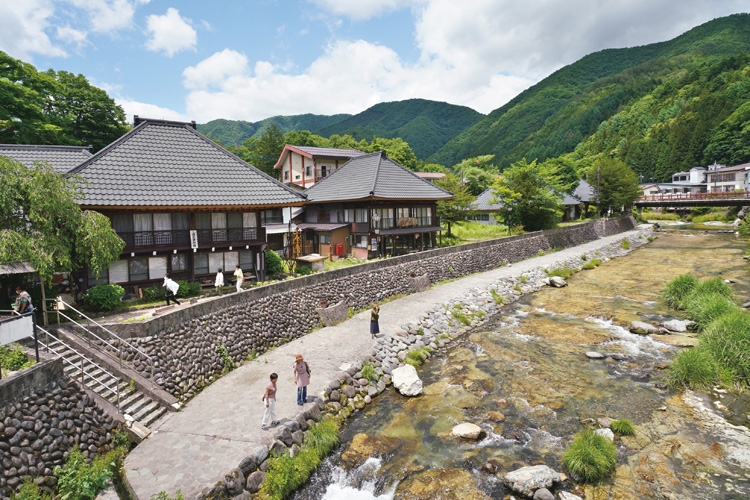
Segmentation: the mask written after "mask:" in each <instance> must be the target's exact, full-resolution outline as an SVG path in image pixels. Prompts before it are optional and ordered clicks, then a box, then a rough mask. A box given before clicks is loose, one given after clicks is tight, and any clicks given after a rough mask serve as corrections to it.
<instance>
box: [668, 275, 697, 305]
mask: <svg viewBox="0 0 750 500" xmlns="http://www.w3.org/2000/svg"><path fill="white" fill-rule="evenodd" d="M699 284H700V280H699V279H698V278H696V277H695V276H693V275H692V274H683V275H680V276H677V277H676V278H674V279H673V280H670V281H668V282H667V284H666V285H665V286H664V289H663V290H662V291H661V295H662V297H663V298H664V300H665V301H666V303H667V305H668V306H669V307H674V308H675V309H685V301H686V300H687V298H688V297H689V296H690V295H691V294H692V293H693V291H694V290H695V288H696V287H697V286H698V285H699Z"/></svg>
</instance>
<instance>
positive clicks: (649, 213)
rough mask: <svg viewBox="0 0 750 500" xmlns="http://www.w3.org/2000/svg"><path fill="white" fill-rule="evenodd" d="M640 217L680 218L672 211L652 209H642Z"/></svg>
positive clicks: (652, 218) (658, 218) (644, 218)
mask: <svg viewBox="0 0 750 500" xmlns="http://www.w3.org/2000/svg"><path fill="white" fill-rule="evenodd" d="M641 217H642V218H643V220H680V216H679V215H677V214H676V213H674V212H655V211H653V210H644V211H643V212H642V213H641Z"/></svg>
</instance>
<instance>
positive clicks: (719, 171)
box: [706, 163, 750, 175]
mask: <svg viewBox="0 0 750 500" xmlns="http://www.w3.org/2000/svg"><path fill="white" fill-rule="evenodd" d="M746 167H750V163H741V164H739V165H732V166H731V167H720V168H717V169H716V170H707V171H706V174H708V175H713V174H723V173H724V172H737V171H740V170H745V168H746Z"/></svg>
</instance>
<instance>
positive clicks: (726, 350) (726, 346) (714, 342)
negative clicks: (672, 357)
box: [700, 310, 750, 385]
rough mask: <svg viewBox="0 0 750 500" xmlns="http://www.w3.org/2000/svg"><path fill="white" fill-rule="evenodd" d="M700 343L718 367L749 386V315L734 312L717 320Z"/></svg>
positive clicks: (707, 329) (708, 328)
mask: <svg viewBox="0 0 750 500" xmlns="http://www.w3.org/2000/svg"><path fill="white" fill-rule="evenodd" d="M700 342H701V347H702V348H704V349H705V350H706V351H708V352H709V353H710V354H711V356H712V357H713V359H714V360H716V362H717V363H718V364H719V366H721V367H723V368H724V369H726V370H728V371H729V372H730V373H731V374H732V375H734V376H735V377H736V378H738V379H740V380H741V381H742V382H743V383H744V384H746V385H750V357H749V354H748V353H750V314H748V313H746V312H744V311H740V310H736V311H732V312H730V313H728V314H725V315H724V316H721V317H719V318H717V319H716V320H714V321H713V322H712V323H711V324H709V325H708V326H707V327H706V329H705V330H704V332H703V334H702V335H701V340H700Z"/></svg>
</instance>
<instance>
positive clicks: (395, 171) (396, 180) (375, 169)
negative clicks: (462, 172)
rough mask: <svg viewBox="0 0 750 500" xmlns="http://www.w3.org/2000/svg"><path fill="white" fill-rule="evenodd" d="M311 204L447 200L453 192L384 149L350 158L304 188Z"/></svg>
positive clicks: (451, 196)
mask: <svg viewBox="0 0 750 500" xmlns="http://www.w3.org/2000/svg"><path fill="white" fill-rule="evenodd" d="M305 194H307V201H308V202H312V203H317V202H329V201H354V200H368V199H369V200H447V199H450V198H453V194H452V193H450V192H449V191H446V190H445V189H441V188H439V187H437V186H436V185H434V184H432V183H430V182H428V181H426V180H424V179H422V178H420V177H417V176H416V175H415V174H414V173H413V172H411V171H409V170H407V169H405V168H404V167H402V166H401V165H399V164H398V163H397V162H395V161H393V160H391V159H390V158H388V156H386V154H385V152H384V151H379V152H377V153H370V154H367V155H363V156H358V157H356V158H352V159H351V160H349V161H348V162H346V163H344V164H343V165H342V166H341V167H339V168H338V170H335V171H334V172H333V173H331V174H330V175H328V176H327V177H325V178H323V179H322V180H321V181H319V182H316V183H315V185H313V186H312V187H311V188H309V189H307V190H306V191H305Z"/></svg>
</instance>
